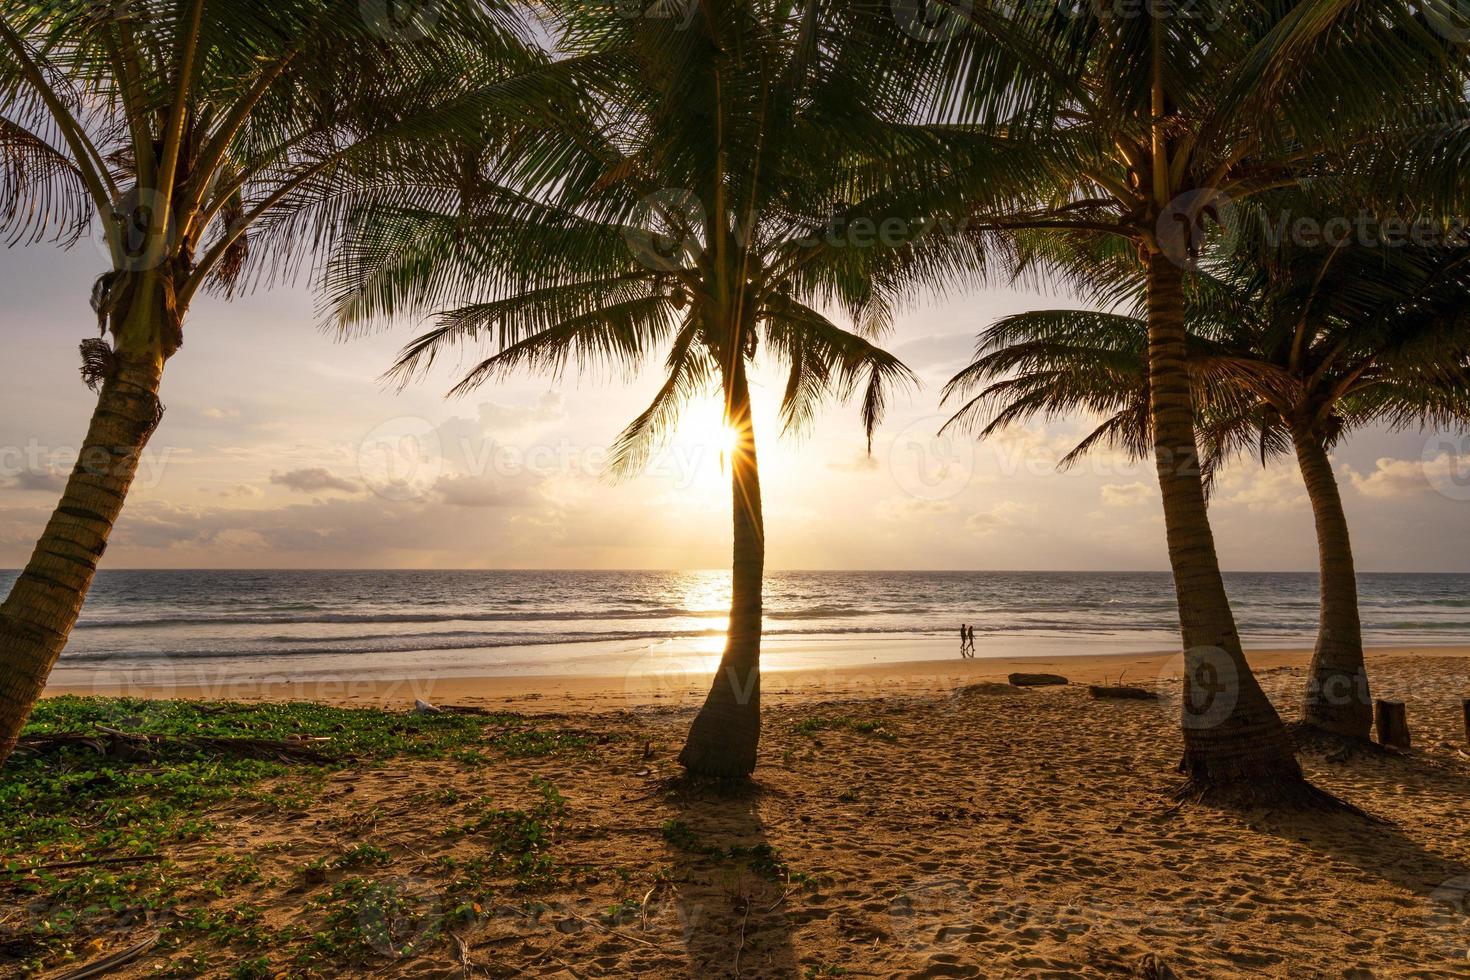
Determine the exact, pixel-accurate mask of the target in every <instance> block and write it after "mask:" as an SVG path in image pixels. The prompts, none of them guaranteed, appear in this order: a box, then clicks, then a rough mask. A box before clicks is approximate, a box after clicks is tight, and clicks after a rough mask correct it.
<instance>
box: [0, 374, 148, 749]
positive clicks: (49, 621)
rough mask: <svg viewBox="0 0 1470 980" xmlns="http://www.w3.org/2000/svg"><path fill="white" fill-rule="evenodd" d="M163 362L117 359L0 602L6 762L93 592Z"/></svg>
mask: <svg viewBox="0 0 1470 980" xmlns="http://www.w3.org/2000/svg"><path fill="white" fill-rule="evenodd" d="M162 376H163V364H162V358H160V357H156V356H144V357H141V358H125V357H121V356H116V357H115V359H114V360H113V362H112V365H111V370H110V371H109V372H108V374H107V377H106V380H105V381H104V382H103V384H102V391H101V394H100V395H99V396H98V398H97V407H96V409H95V410H94V411H93V413H92V422H91V425H90V427H89V428H88V430H87V438H86V441H85V442H84V443H83V444H82V448H81V452H80V453H79V454H78V457H77V462H76V465H75V466H74V467H73V468H72V472H71V477H70V479H68V480H67V483H66V490H65V492H64V493H63V494H62V497H61V503H60V504H58V505H57V507H56V510H55V512H54V513H52V515H51V520H50V521H49V522H48V523H47V524H46V530H45V531H44V532H43V533H42V535H41V539H40V541H38V542H37V543H36V550H35V552H34V553H32V555H31V560H30V562H29V563H27V565H26V567H25V570H24V571H23V572H21V573H20V577H19V578H17V579H16V581H15V585H14V586H12V588H11V590H10V595H9V596H8V597H7V598H6V600H5V603H4V605H0V764H3V763H4V761H5V759H6V758H7V757H8V756H9V755H10V752H11V750H12V749H14V748H15V743H16V740H17V739H18V738H19V737H20V730H21V728H22V726H24V725H25V722H26V718H28V717H29V716H30V713H31V708H32V707H33V706H34V705H35V703H36V700H37V699H38V698H39V697H40V696H41V691H42V690H43V689H44V688H45V687H46V678H47V677H48V676H49V675H50V673H51V668H52V666H53V665H54V664H55V663H56V658H57V656H58V655H60V653H61V648H62V647H63V646H65V645H66V638H67V636H68V635H70V633H71V629H72V626H74V625H75V624H76V621H77V616H78V614H79V613H80V612H81V609H82V602H83V601H84V600H85V599H86V597H87V590H88V589H89V588H90V587H91V585H92V576H93V574H95V573H96V571H97V563H98V561H99V560H100V559H101V558H102V552H103V550H105V549H106V547H107V538H108V535H109V534H111V533H112V526H113V524H114V523H115V522H116V521H117V517H118V514H119V513H121V511H122V506H123V499H124V498H125V497H126V496H127V492H128V487H129V486H131V485H132V482H133V476H134V474H135V473H137V470H138V459H139V457H140V456H141V454H142V451H143V447H144V446H145V445H147V443H148V437H149V436H150V435H152V434H153V429H154V427H155V426H156V425H157V424H158V419H159V413H160V412H161V410H162V409H161V406H160V404H159V401H158V386H159V381H160V380H161V378H162Z"/></svg>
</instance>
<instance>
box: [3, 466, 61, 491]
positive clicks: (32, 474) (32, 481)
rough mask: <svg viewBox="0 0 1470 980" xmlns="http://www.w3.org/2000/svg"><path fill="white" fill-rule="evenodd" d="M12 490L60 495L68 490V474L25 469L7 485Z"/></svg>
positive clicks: (48, 470)
mask: <svg viewBox="0 0 1470 980" xmlns="http://www.w3.org/2000/svg"><path fill="white" fill-rule="evenodd" d="M5 486H6V487H8V488H10V489H12V490H37V491H45V492H46V493H60V492H61V491H63V490H65V489H66V474H64V473H58V472H57V471H56V470H53V469H44V470H38V469H30V468H28V469H24V470H21V471H20V472H19V473H17V474H16V475H15V477H14V478H13V479H11V480H10V481H8V482H7V483H6V484H5Z"/></svg>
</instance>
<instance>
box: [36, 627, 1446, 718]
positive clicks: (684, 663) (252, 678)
mask: <svg viewBox="0 0 1470 980" xmlns="http://www.w3.org/2000/svg"><path fill="white" fill-rule="evenodd" d="M943 642H944V644H945V645H946V646H951V645H952V644H951V643H950V641H947V640H946V641H943ZM870 645H871V644H870ZM1246 657H1247V659H1248V660H1249V661H1250V664H1251V668H1252V670H1253V671H1254V672H1255V674H1256V675H1257V677H1258V678H1259V679H1260V680H1261V683H1262V686H1263V687H1265V688H1266V690H1267V693H1268V694H1269V695H1271V696H1272V697H1273V700H1276V699H1278V697H1277V696H1278V695H1279V694H1284V693H1286V692H1285V691H1284V690H1281V691H1278V687H1282V688H1285V687H1290V688H1292V689H1294V688H1295V687H1297V686H1298V685H1299V684H1300V679H1299V678H1297V677H1294V676H1292V674H1291V671H1292V670H1293V669H1295V668H1300V667H1304V666H1305V665H1306V663H1307V662H1308V661H1309V659H1310V657H1311V650H1310V649H1303V648H1270V649H1247V651H1246ZM1366 657H1367V660H1368V666H1369V671H1370V679H1371V673H1372V670H1373V667H1374V665H1375V664H1382V663H1384V662H1386V661H1394V660H1401V659H1404V658H1407V657H1420V658H1423V657H1433V658H1470V645H1444V646H1417V645H1416V646H1376V647H1370V648H1369V649H1368V650H1367V651H1366ZM874 660H875V661H877V662H870V663H851V662H849V663H841V664H834V663H826V664H823V663H819V662H801V661H799V660H791V661H788V662H787V663H786V664H778V665H776V666H771V667H767V668H766V669H765V670H764V671H763V672H762V682H761V684H762V692H761V693H762V697H763V698H765V699H768V700H773V701H775V702H776V703H781V702H788V703H789V702H793V701H794V702H802V701H812V700H861V699H881V698H890V697H905V696H934V695H945V694H952V693H954V692H956V691H958V690H959V689H961V688H963V687H964V686H966V685H969V684H981V683H997V682H998V683H1005V682H1006V675H1007V674H1009V673H1012V672H1033V673H1035V672H1046V673H1059V674H1062V675H1063V676H1065V677H1066V678H1067V679H1068V681H1070V682H1071V683H1073V684H1098V683H1116V682H1117V681H1118V680H1119V678H1120V677H1121V678H1122V679H1123V680H1124V681H1126V682H1127V683H1130V684H1138V685H1141V686H1144V687H1151V686H1156V685H1160V684H1168V683H1169V682H1172V681H1174V680H1175V679H1177V678H1178V677H1179V676H1181V674H1182V666H1183V658H1182V656H1181V655H1180V654H1178V653H1175V652H1172V651H1167V650H1138V651H1129V652H1106V653H1076V654H1057V653H1049V654H1016V655H1008V656H996V655H991V656H982V657H975V658H973V659H963V660H962V659H960V658H959V657H958V656H951V657H949V658H947V659H924V660H881V661H878V660H877V656H876V655H875V656H874ZM717 664H718V652H717V651H716V652H715V653H714V654H713V655H711V654H708V653H695V654H687V655H684V656H679V657H662V658H659V659H657V660H656V661H653V662H648V658H641V659H636V660H634V661H633V662H632V664H630V665H629V669H628V670H627V671H625V672H624V673H621V674H616V673H605V674H566V673H563V674H516V675H496V674H484V673H480V674H475V673H461V672H436V671H433V670H417V671H404V670H403V669H402V667H401V665H400V670H399V672H398V673H396V674H392V675H389V674H382V673H379V674H373V673H370V672H365V671H360V670H359V671H353V670H350V669H348V670H343V671H341V672H329V673H320V672H318V673H314V674H297V673H296V672H294V671H290V670H279V669H278V670H272V671H268V672H263V673H250V674H246V673H230V672H228V671H226V672H218V673H215V674H213V675H210V674H208V673H206V672H205V671H204V670H203V669H201V668H200V666H199V665H197V664H195V665H190V666H192V667H193V669H192V670H190V669H185V668H183V667H180V668H179V669H172V670H163V669H159V668H139V669H136V670H115V671H113V672H111V673H107V672H99V673H95V674H94V675H93V676H92V677H91V679H90V680H86V681H83V680H82V679H81V678H77V679H76V680H75V681H73V680H71V678H70V677H68V676H66V675H70V674H73V673H85V672H84V671H78V670H77V669H75V668H73V669H72V670H68V671H65V672H62V671H58V673H62V674H63V676H62V677H61V678H53V683H51V684H50V685H48V686H47V688H46V691H45V694H44V696H45V697H56V696H60V695H78V696H88V695H97V696H109V697H116V696H123V697H139V698H148V699H177V700H227V701H242V702H258V701H317V702H321V703H324V704H333V705H339V706H350V707H362V708H367V707H377V708H383V709H389V710H395V709H404V708H411V707H412V706H413V703H414V701H415V700H420V699H421V700H424V701H427V702H429V703H431V704H464V705H475V706H479V707H503V708H511V709H515V710H525V709H532V710H535V711H537V712H556V713H564V712H597V711H616V710H620V709H628V708H635V707H643V708H646V707H651V706H653V707H669V708H694V707H697V706H698V705H699V704H700V703H701V702H702V701H703V699H704V695H705V693H706V692H707V691H708V689H709V683H710V679H711V677H712V676H713V671H714V668H715V666H716V665H717ZM1277 678H1279V679H1280V680H1281V681H1282V682H1286V683H1281V684H1278V683H1277V682H1276V679H1277ZM1467 690H1470V678H1467Z"/></svg>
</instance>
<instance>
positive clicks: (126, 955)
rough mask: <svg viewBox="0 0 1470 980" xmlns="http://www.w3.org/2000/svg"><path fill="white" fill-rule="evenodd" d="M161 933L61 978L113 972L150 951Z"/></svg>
mask: <svg viewBox="0 0 1470 980" xmlns="http://www.w3.org/2000/svg"><path fill="white" fill-rule="evenodd" d="M161 935H162V934H161V933H157V932H155V933H154V934H153V935H151V936H149V937H148V938H147V939H145V940H143V941H142V942H140V943H136V944H134V945H132V946H129V947H128V948H127V949H124V950H121V951H120V952H116V953H113V954H112V955H111V956H105V957H103V958H102V959H100V960H94V961H93V962H91V963H88V964H87V965H86V966H84V967H81V968H80V969H76V970H72V971H70V972H69V973H63V974H61V977H60V980H85V978H86V977H100V976H102V975H103V974H105V973H111V972H112V971H113V970H116V969H118V968H119V967H123V966H126V965H127V964H129V963H131V962H133V960H136V959H137V958H138V957H140V956H142V955H143V954H144V953H146V952H148V951H149V950H150V949H152V948H153V947H154V946H155V945H157V944H158V940H159V938H160V937H161Z"/></svg>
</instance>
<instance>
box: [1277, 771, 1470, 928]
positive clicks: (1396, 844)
mask: <svg viewBox="0 0 1470 980" xmlns="http://www.w3.org/2000/svg"><path fill="white" fill-rule="evenodd" d="M1348 765H1350V766H1355V769H1354V770H1353V771H1351V773H1350V775H1351V778H1352V779H1353V780H1354V782H1355V783H1356V784H1357V785H1358V786H1359V787H1363V788H1368V789H1370V790H1372V791H1375V792H1370V793H1368V794H1364V795H1365V797H1367V798H1373V797H1376V798H1379V799H1384V798H1387V799H1393V798H1395V797H1401V798H1403V799H1404V800H1405V801H1407V802H1409V804H1410V805H1411V806H1412V801H1413V800H1414V799H1415V798H1416V797H1422V798H1424V799H1439V800H1464V799H1470V774H1467V773H1465V772H1463V771H1461V770H1459V769H1457V768H1452V767H1447V766H1445V765H1443V764H1441V763H1440V762H1438V761H1437V760H1432V759H1425V758H1422V757H1418V756H1400V755H1398V754H1396V753H1388V752H1384V751H1383V750H1379V749H1376V748H1375V749H1371V750H1365V751H1364V752H1363V753H1362V755H1361V757H1360V758H1358V759H1356V760H1354V761H1350V762H1348ZM1358 795H1359V794H1358V793H1355V792H1353V791H1352V790H1348V791H1347V792H1345V793H1343V794H1342V796H1343V798H1344V799H1346V800H1348V801H1349V802H1352V801H1353V798H1354V797H1356V796H1358ZM1368 806H1369V808H1370V811H1371V808H1372V805H1371V803H1370V804H1368ZM1370 816H1371V819H1365V818H1363V817H1362V816H1358V815H1356V814H1353V813H1347V812H1332V813H1306V812H1291V811H1286V812H1275V813H1272V814H1271V815H1270V817H1269V818H1268V819H1266V820H1264V821H1263V822H1262V824H1261V830H1263V831H1264V832H1266V833H1269V834H1271V835H1273V836H1275V837H1279V838H1281V839H1282V840H1292V841H1296V842H1298V843H1301V844H1304V845H1306V846H1307V847H1309V848H1311V849H1312V850H1314V851H1316V852H1318V853H1319V854H1321V855H1322V856H1323V857H1324V858H1327V859H1331V860H1335V861H1341V862H1344V863H1346V864H1349V865H1351V866H1352V867H1354V868H1357V869H1358V870H1359V871H1361V872H1363V873H1364V874H1366V875H1368V876H1370V877H1372V878H1376V879H1379V880H1382V881H1387V882H1391V883H1393V884H1395V885H1398V886H1400V887H1402V888H1404V889H1407V890H1409V891H1412V892H1414V893H1415V894H1417V895H1419V896H1420V897H1422V898H1423V899H1424V900H1425V902H1426V904H1433V903H1435V902H1438V901H1440V900H1441V899H1443V897H1444V895H1445V894H1446V888H1447V887H1448V888H1449V890H1451V891H1453V890H1455V889H1456V888H1459V889H1461V890H1463V889H1464V888H1465V887H1466V886H1470V855H1466V854H1463V853H1462V854H1459V855H1454V854H1444V853H1440V852H1437V851H1435V850H1431V849H1430V848H1428V847H1426V846H1424V845H1423V844H1421V843H1420V842H1419V841H1417V840H1414V839H1413V838H1412V837H1410V836H1409V835H1408V833H1407V832H1406V831H1405V829H1404V828H1402V827H1400V826H1398V825H1397V824H1395V823H1393V822H1391V818H1392V816H1393V814H1391V813H1371V812H1370ZM1457 883H1458V884H1457Z"/></svg>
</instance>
